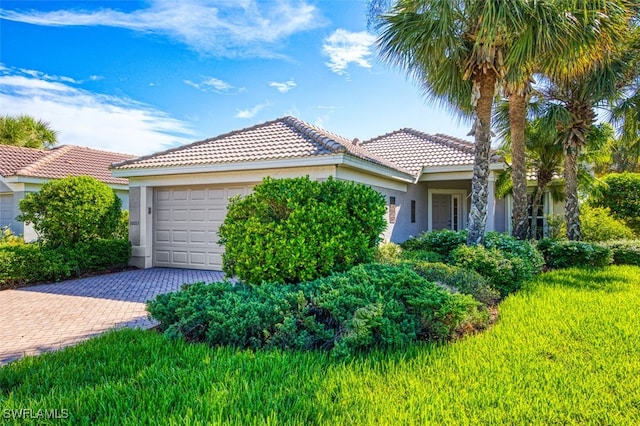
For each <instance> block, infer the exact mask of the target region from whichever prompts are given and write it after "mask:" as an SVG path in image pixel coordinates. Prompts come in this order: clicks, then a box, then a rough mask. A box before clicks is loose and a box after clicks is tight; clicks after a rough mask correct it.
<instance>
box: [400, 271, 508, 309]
mask: <svg viewBox="0 0 640 426" xmlns="http://www.w3.org/2000/svg"><path fill="white" fill-rule="evenodd" d="M411 268H412V269H413V270H414V271H415V272H416V273H417V274H418V275H420V276H421V277H423V278H424V279H426V280H427V281H431V282H434V283H436V284H437V285H439V286H441V287H443V288H445V289H447V290H449V291H451V292H453V293H456V292H460V293H463V294H469V295H471V296H472V297H473V298H474V299H476V300H477V301H479V302H481V303H483V304H485V305H487V306H495V305H496V304H497V303H498V301H499V300H500V292H498V291H497V290H496V289H494V288H493V287H491V286H490V285H489V283H488V281H487V280H486V279H485V278H484V277H483V276H482V275H480V274H479V273H477V272H476V271H473V270H470V269H463V268H460V267H457V266H452V265H446V264H444V263H437V262H436V263H430V262H416V263H412V264H411Z"/></svg>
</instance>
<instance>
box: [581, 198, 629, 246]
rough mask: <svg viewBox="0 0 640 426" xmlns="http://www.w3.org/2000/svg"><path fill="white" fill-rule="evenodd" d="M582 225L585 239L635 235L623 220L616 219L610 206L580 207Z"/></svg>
mask: <svg viewBox="0 0 640 426" xmlns="http://www.w3.org/2000/svg"><path fill="white" fill-rule="evenodd" d="M580 226H581V229H582V239H583V240H584V241H591V242H599V241H609V240H623V239H631V238H633V237H634V233H633V230H631V228H629V227H628V226H627V225H626V224H625V223H624V222H623V221H622V220H619V219H616V218H615V217H614V216H613V215H612V214H611V211H610V210H609V209H608V208H603V207H589V206H583V207H582V208H581V209H580Z"/></svg>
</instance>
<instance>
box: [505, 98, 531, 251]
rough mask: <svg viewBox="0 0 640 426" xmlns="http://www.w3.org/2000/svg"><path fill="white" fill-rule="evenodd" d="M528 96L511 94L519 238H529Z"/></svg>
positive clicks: (514, 220)
mask: <svg viewBox="0 0 640 426" xmlns="http://www.w3.org/2000/svg"><path fill="white" fill-rule="evenodd" d="M526 110H527V98H526V95H524V94H522V93H518V92H517V91H514V92H513V93H511V94H510V95H509V127H510V128H511V180H512V182H513V190H512V192H513V212H512V215H513V216H512V219H511V223H512V231H511V234H512V235H513V236H514V237H516V238H517V239H519V240H524V239H526V238H527V236H528V234H529V232H528V226H529V220H528V214H527V207H528V202H527V167H526V164H525V135H524V127H525V120H526V117H525V115H526Z"/></svg>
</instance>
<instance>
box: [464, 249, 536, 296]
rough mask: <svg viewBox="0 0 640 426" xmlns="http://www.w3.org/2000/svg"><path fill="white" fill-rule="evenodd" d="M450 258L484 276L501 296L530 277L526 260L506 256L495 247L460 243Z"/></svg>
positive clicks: (515, 289) (517, 288)
mask: <svg viewBox="0 0 640 426" xmlns="http://www.w3.org/2000/svg"><path fill="white" fill-rule="evenodd" d="M451 258H452V263H453V264H454V265H456V266H459V267H461V268H464V269H470V270H473V271H476V272H478V273H479V274H480V275H482V276H483V277H485V278H486V279H487V280H488V281H489V284H490V285H491V287H493V288H495V289H496V290H498V291H499V292H500V296H501V297H506V296H507V295H509V294H511V293H513V292H515V291H517V290H519V289H520V288H521V287H522V284H523V283H524V281H525V280H527V279H529V278H530V277H531V271H530V268H529V267H528V265H527V263H526V261H524V260H523V259H520V258H518V257H508V256H506V255H505V254H504V253H503V252H502V251H500V250H499V249H497V248H495V247H494V248H486V247H484V246H481V245H478V246H466V245H462V246H460V247H458V248H457V249H455V250H454V251H453V252H452V253H451Z"/></svg>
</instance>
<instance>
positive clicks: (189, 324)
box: [147, 264, 488, 357]
mask: <svg viewBox="0 0 640 426" xmlns="http://www.w3.org/2000/svg"><path fill="white" fill-rule="evenodd" d="M147 307H148V310H149V312H150V314H151V315H152V316H153V317H154V318H155V319H157V320H158V321H160V328H161V329H162V330H163V331H164V332H165V334H166V335H167V336H169V337H177V336H182V337H184V338H185V339H186V340H188V341H203V342H207V343H208V344H210V345H213V346H217V345H230V346H234V347H239V348H251V349H258V348H285V349H299V350H312V349H320V350H328V351H331V354H332V355H334V356H338V357H344V356H349V355H352V354H354V353H356V352H360V351H366V350H369V349H372V348H398V347H403V346H406V345H407V344H409V343H410V342H413V341H416V340H422V341H438V340H446V339H449V338H451V337H452V336H454V335H455V334H456V332H457V331H459V330H460V329H463V328H466V327H468V325H469V323H470V322H473V324H474V325H475V326H477V325H481V326H483V325H486V322H487V321H488V315H487V314H486V312H485V311H483V310H482V309H480V304H479V303H478V302H476V301H474V300H473V299H472V298H471V297H470V296H467V295H461V294H450V293H449V292H448V291H446V290H443V289H441V288H440V287H438V286H436V285H435V284H433V283H431V282H428V281H426V280H425V279H424V278H422V277H420V276H419V275H417V274H416V273H415V272H413V271H412V270H410V269H409V268H407V267H397V266H389V265H380V264H366V265H359V266H356V267H354V268H352V269H350V270H349V271H347V272H344V273H336V274H334V275H331V276H329V277H325V278H320V279H317V280H314V281H307V282H303V283H299V284H297V285H294V284H280V283H263V284H262V285H260V286H252V285H247V284H242V283H239V284H235V285H232V284H230V283H212V284H204V283H199V284H195V285H189V286H185V287H183V289H182V290H181V291H178V292H175V293H169V294H164V295H159V296H157V298H156V299H155V300H153V301H150V302H148V304H147Z"/></svg>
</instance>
